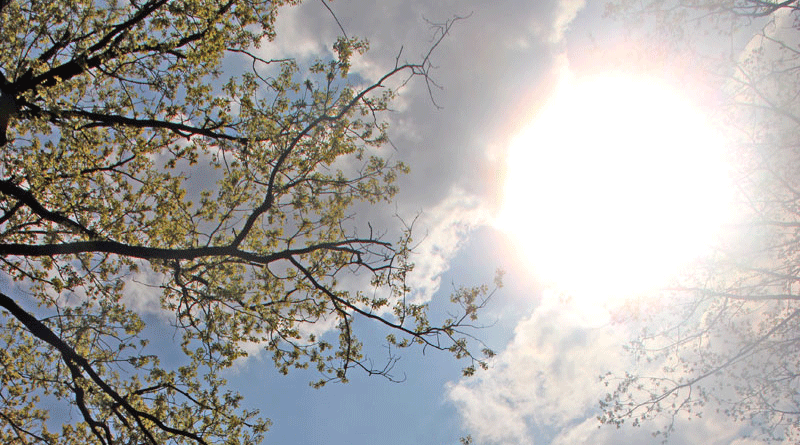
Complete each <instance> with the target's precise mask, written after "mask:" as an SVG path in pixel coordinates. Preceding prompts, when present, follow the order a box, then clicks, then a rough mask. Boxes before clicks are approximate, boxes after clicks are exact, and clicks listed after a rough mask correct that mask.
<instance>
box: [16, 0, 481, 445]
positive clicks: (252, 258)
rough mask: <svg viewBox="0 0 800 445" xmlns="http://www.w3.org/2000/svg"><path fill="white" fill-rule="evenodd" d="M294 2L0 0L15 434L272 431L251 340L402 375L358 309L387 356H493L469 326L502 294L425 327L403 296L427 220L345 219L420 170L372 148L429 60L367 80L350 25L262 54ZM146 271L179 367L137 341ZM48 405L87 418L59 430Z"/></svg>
mask: <svg viewBox="0 0 800 445" xmlns="http://www.w3.org/2000/svg"><path fill="white" fill-rule="evenodd" d="M293 3H295V2H291V1H271V2H263V1H260V0H228V1H223V2H220V1H217V0H213V1H211V0H192V1H181V2H174V1H168V0H142V1H135V0H132V1H130V2H121V1H115V0H112V1H91V0H70V1H61V2H52V1H40V0H32V1H24V2H23V1H14V0H10V1H1V2H0V89H2V97H3V101H4V103H5V104H7V105H8V104H10V105H9V106H8V107H6V109H10V110H11V111H9V112H8V113H6V114H5V119H8V120H9V122H8V129H7V142H6V143H5V144H4V147H3V149H2V156H1V157H2V160H1V161H0V162H2V164H1V165H0V176H1V178H0V270H2V277H3V278H2V280H3V291H2V293H0V307H2V310H1V311H0V314H2V315H0V382H2V384H0V400H2V402H0V442H2V443H7V444H28V443H56V442H58V443H67V444H69V443H75V444H77V443H80V444H83V443H98V444H105V445H111V444H131V445H133V444H152V445H156V444H159V445H161V444H167V443H176V444H177V443H197V444H203V445H205V444H212V443H223V442H224V443H242V444H249V443H258V442H259V441H260V440H261V438H262V435H263V433H264V431H266V428H267V426H268V421H267V420H264V419H260V418H259V417H258V414H257V413H256V412H251V411H246V410H242V409H240V408H239V403H240V400H241V396H240V395H239V394H238V393H236V392H235V391H232V390H229V389H226V387H225V381H224V379H223V378H222V376H221V373H222V372H223V371H224V370H225V369H226V368H228V367H230V366H231V365H232V363H233V362H234V360H236V359H237V358H241V357H243V356H245V355H246V352H245V347H246V345H247V344H252V343H255V344H258V345H260V346H261V347H263V348H265V349H266V350H267V351H268V352H269V353H271V356H272V359H273V361H274V364H275V366H276V367H277V368H278V369H279V370H280V371H281V372H283V373H287V372H289V370H290V369H291V368H309V367H310V368H312V369H314V368H316V369H317V370H318V371H319V372H320V373H321V375H322V377H321V378H320V379H319V380H318V381H316V382H315V383H314V384H315V385H317V386H321V385H323V384H324V383H326V382H329V381H346V380H347V378H348V375H349V373H350V372H351V371H352V370H353V369H354V368H355V369H360V370H363V371H365V372H367V373H377V374H382V375H386V376H388V377H391V374H390V371H391V365H392V364H393V359H392V358H390V359H389V361H388V363H387V365H386V366H385V367H378V368H373V367H372V366H370V363H372V362H371V361H370V360H369V358H368V357H365V356H364V354H363V353H362V343H361V342H360V340H359V338H358V336H357V333H356V332H355V330H354V329H355V328H354V326H353V322H354V319H356V318H362V319H365V320H368V321H370V322H374V323H378V324H380V325H383V326H384V327H385V328H386V329H387V332H388V335H387V342H388V343H389V344H390V345H391V346H392V347H394V348H403V347H408V346H411V345H415V344H416V345H422V346H423V347H429V348H435V349H441V350H447V351H450V352H452V353H453V354H454V355H455V356H456V357H458V358H466V359H467V360H468V364H467V365H466V368H465V370H464V372H465V373H466V374H470V373H472V372H474V370H475V368H476V367H478V366H485V361H484V359H483V358H482V357H483V356H482V355H473V352H472V349H471V348H470V347H469V345H468V339H469V338H470V336H469V335H468V333H467V331H465V329H468V328H470V327H471V324H472V323H474V320H475V319H476V313H477V311H478V310H479V309H480V308H481V307H482V306H483V304H484V303H485V302H486V299H487V298H488V294H489V291H488V289H487V288H486V287H478V288H471V289H466V288H465V289H460V290H458V291H456V292H455V293H454V295H453V296H452V301H453V303H454V304H455V305H456V306H457V307H459V308H460V312H458V313H457V314H455V315H454V316H453V317H452V318H451V319H448V320H443V321H442V322H441V323H439V324H433V323H432V322H430V321H429V320H428V317H427V307H426V305H425V304H423V303H420V302H413V301H411V299H410V298H408V299H407V297H408V296H409V292H410V291H411V290H410V289H409V287H408V285H407V284H406V282H405V278H406V276H407V274H408V273H409V272H410V271H411V270H412V267H413V264H412V263H411V262H410V260H409V253H410V251H411V249H412V247H413V245H412V238H411V226H412V224H409V225H408V226H401V227H400V229H401V230H399V232H398V234H397V239H388V238H389V236H390V233H392V232H389V231H388V229H381V230H379V229H375V230H373V227H372V225H370V224H366V223H363V222H359V221H357V220H354V219H353V218H352V215H351V212H354V211H355V209H356V206H357V205H360V204H359V203H366V204H370V203H378V202H381V201H389V200H391V199H392V196H393V195H394V194H395V193H396V191H397V189H396V186H395V185H394V181H395V178H396V176H397V175H398V174H400V173H402V172H404V171H405V170H406V167H405V166H404V165H403V164H401V163H396V162H392V161H391V160H390V159H387V158H385V157H381V156H380V154H379V153H378V152H377V151H375V150H374V149H373V147H377V146H380V145H382V144H384V143H385V142H386V141H387V137H386V130H387V127H386V125H385V123H383V121H382V116H384V113H385V112H386V111H387V107H388V104H389V102H390V101H391V99H392V98H393V95H394V94H395V90H393V89H391V88H389V85H392V84H394V85H399V86H402V85H404V84H405V83H406V82H408V81H410V80H411V79H412V78H419V79H422V81H424V82H428V83H430V82H431V78H430V70H431V60H430V56H431V52H428V53H427V54H424V55H423V56H422V57H421V58H420V60H419V62H413V63H412V62H408V63H403V62H402V60H401V57H400V56H399V55H398V57H397V61H398V62H397V64H396V65H395V66H394V67H392V68H391V69H390V70H389V71H388V72H386V74H385V75H384V76H382V77H381V78H379V79H377V80H376V81H374V83H371V84H368V85H366V86H363V87H360V88H359V87H356V86H354V85H353V82H351V81H350V77H349V76H348V73H349V69H350V61H351V58H352V57H353V56H354V55H357V54H359V53H363V52H364V51H365V50H366V49H367V43H366V42H365V41H362V40H359V39H356V38H352V37H347V36H344V35H343V36H342V37H340V38H339V39H338V40H337V41H336V42H335V43H334V44H333V50H334V54H335V56H334V57H331V58H330V59H328V60H319V61H317V62H315V63H313V64H311V65H310V66H308V67H302V66H300V64H299V63H298V62H296V61H294V60H291V59H281V60H266V59H264V58H262V57H260V56H259V52H258V49H259V47H260V45H269V42H270V40H271V39H272V37H273V36H274V26H273V25H274V22H275V18H276V14H277V12H278V9H279V7H282V6H284V5H287V6H289V5H291V4H293ZM452 24H453V21H448V22H446V23H444V24H441V25H439V26H438V27H436V28H435V31H436V36H435V39H434V43H433V45H432V46H431V51H433V49H434V48H436V46H437V45H438V43H439V42H440V41H441V39H443V38H444V37H445V35H446V34H447V33H448V31H449V29H450V27H451V25H452ZM223 62H224V64H223ZM223 65H224V66H227V67H229V68H223ZM230 67H247V69H244V68H241V69H240V68H235V69H234V68H230ZM361 82H363V80H362V81H361ZM392 82H394V83H392ZM4 106H5V105H4ZM189 172H197V174H200V175H202V176H203V177H204V178H206V180H205V181H203V182H202V183H200V182H199V181H197V180H192V179H191V178H189ZM141 276H148V277H152V276H156V277H158V279H157V280H156V282H157V283H158V286H157V287H158V289H159V292H160V305H161V307H162V308H163V309H164V310H166V311H170V312H171V314H173V317H174V324H175V325H176V329H178V331H179V332H181V334H182V342H181V344H180V346H181V348H182V351H183V352H184V353H185V355H186V360H187V363H188V364H186V365H184V366H180V367H177V368H175V369H170V368H168V367H165V366H162V365H161V363H160V361H159V358H158V357H157V356H153V355H151V354H149V353H147V352H146V351H147V350H146V340H147V339H146V338H145V337H144V336H143V334H142V330H143V328H144V327H145V323H144V321H143V318H142V314H141V313H139V312H138V311H137V310H136V309H135V308H134V307H132V306H131V305H130V304H129V303H130V301H131V297H130V295H127V294H126V292H127V291H128V289H129V288H130V283H131V282H132V281H134V280H135V279H136V278H137V277H141ZM345 280H349V281H348V282H350V283H352V282H358V283H362V284H361V285H360V286H353V285H344V284H342V283H343V282H344V281H345ZM317 323H324V324H325V326H328V327H329V328H328V329H329V330H332V332H333V335H331V333H330V332H327V333H323V334H319V333H316V334H315V333H314V332H315V331H320V330H321V331H325V329H316V330H314V329H311V328H312V327H313V325H315V324H317ZM483 354H485V355H491V351H490V350H488V349H484V350H483ZM42 398H45V399H48V400H56V401H58V403H64V404H68V405H70V406H72V407H73V409H74V410H76V412H77V413H79V415H78V416H77V418H78V419H79V420H76V421H75V422H67V423H65V424H64V425H63V426H62V430H61V431H59V432H54V431H51V430H50V429H48V423H47V421H48V414H47V411H46V410H45V409H44V408H43V405H42V404H41V403H42V402H41V400H42Z"/></svg>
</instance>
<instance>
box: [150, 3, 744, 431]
mask: <svg viewBox="0 0 800 445" xmlns="http://www.w3.org/2000/svg"><path fill="white" fill-rule="evenodd" d="M330 7H331V9H332V10H333V11H334V12H335V14H336V16H337V17H338V20H339V22H340V23H341V25H342V26H343V27H344V29H345V30H346V31H347V33H348V34H349V35H351V36H360V37H364V38H367V39H368V40H369V41H370V51H369V52H368V53H367V54H366V55H364V56H362V57H359V58H357V59H356V60H355V61H354V63H353V72H354V74H355V75H357V76H360V78H363V79H365V80H371V79H375V78H376V77H377V76H378V75H380V74H381V73H383V72H385V71H386V70H388V69H389V68H390V67H391V66H392V65H393V64H394V62H395V59H396V57H397V56H398V54H399V52H400V50H401V48H402V55H401V57H403V58H408V59H409V60H414V59H416V58H418V57H419V56H420V55H421V54H423V53H424V52H425V51H426V50H427V48H428V46H429V45H430V44H431V38H433V32H434V31H433V29H432V27H431V26H430V22H442V21H445V20H447V19H449V18H452V17H453V16H463V17H467V16H468V18H467V19H465V20H461V21H459V22H458V23H457V24H456V25H455V26H454V27H453V29H452V33H451V35H450V36H449V37H447V38H446V39H445V40H444V41H443V42H442V44H441V45H440V46H439V47H438V48H437V49H436V52H435V54H434V56H433V57H434V59H433V60H434V65H435V66H436V67H437V68H436V69H435V71H434V72H433V77H434V78H435V80H436V81H437V83H438V84H439V85H441V86H442V88H441V89H437V88H434V89H433V90H432V95H433V100H434V101H435V104H438V105H439V106H440V107H441V108H437V106H436V105H435V104H434V103H433V101H432V100H431V97H429V92H428V89H427V88H425V85H424V84H423V83H421V82H412V83H410V84H409V85H408V86H406V87H405V88H404V89H402V90H401V91H400V94H399V97H398V98H397V101H396V102H395V104H394V108H395V112H394V113H392V114H391V115H390V116H389V120H390V124H391V130H390V137H391V140H392V142H393V146H387V147H385V148H383V150H385V152H386V153H387V154H389V155H391V156H392V157H393V158H395V159H400V160H402V161H404V162H406V163H407V164H408V165H409V167H410V168H411V172H410V174H408V175H407V176H405V177H403V178H401V179H400V181H399V186H400V192H399V194H398V195H397V202H396V203H393V204H392V205H390V206H383V207H372V208H367V209H364V210H363V213H360V214H359V215H357V217H356V218H357V219H358V218H363V219H364V220H370V221H373V224H376V225H379V224H383V225H385V226H391V225H393V224H397V220H396V219H394V218H395V216H394V215H400V216H402V217H404V218H409V219H413V218H414V217H415V216H417V215H418V220H417V223H416V225H415V228H416V229H417V230H418V233H419V236H418V237H417V239H418V240H419V241H420V242H421V243H420V245H419V247H418V248H417V252H416V255H415V256H414V261H415V262H416V264H417V267H416V269H415V275H414V276H413V277H412V279H411V284H412V285H413V286H414V288H415V292H416V293H415V298H417V299H419V300H430V301H431V304H432V307H433V312H434V314H437V313H440V312H441V310H442V309H441V308H442V307H443V305H444V304H445V303H446V302H447V301H448V296H449V294H450V293H451V292H452V290H453V288H454V286H459V285H462V284H463V285H475V284H480V283H491V280H492V278H493V276H494V271H495V269H498V268H499V269H503V270H505V271H506V276H505V284H506V286H505V287H504V288H502V289H501V290H500V291H499V292H498V293H497V294H496V295H495V296H494V297H493V300H492V302H491V303H490V305H489V306H488V308H487V309H486V311H485V313H484V314H483V317H484V318H483V320H484V321H485V323H486V324H487V327H486V328H485V329H484V330H481V331H479V332H478V333H477V335H478V336H479V337H480V338H481V339H483V340H484V341H485V342H486V343H487V345H488V346H490V347H492V348H493V349H494V350H496V351H497V352H498V356H497V357H496V359H495V361H494V362H493V365H492V367H491V368H490V369H489V370H487V371H482V372H478V373H477V375H476V376H475V377H472V378H469V379H465V378H461V376H460V368H461V367H462V366H463V364H460V363H457V362H455V361H454V360H453V359H452V357H451V356H449V355H447V354H445V353H437V352H436V351H425V353H424V354H423V351H421V350H410V351H403V353H402V359H401V360H400V361H399V362H398V363H397V365H396V367H395V371H394V372H395V374H396V375H398V376H399V377H404V378H405V382H403V383H391V382H389V381H386V380H384V379H382V378H378V377H368V376H365V375H358V374H354V375H353V376H351V379H352V380H351V382H350V383H348V384H344V385H341V384H337V385H329V386H326V387H324V388H323V389H320V390H314V389H311V388H309V386H308V382H309V381H310V380H314V379H315V375H314V373H313V372H303V371H297V372H293V373H291V374H290V375H289V376H281V375H279V374H278V373H277V372H275V370H274V369H273V368H272V365H271V361H270V360H269V359H268V358H261V357H259V356H258V354H255V356H254V357H251V358H249V359H248V360H246V361H244V362H242V363H239V364H238V365H237V366H236V368H235V370H234V371H233V372H232V373H231V375H230V376H229V381H230V383H231V384H232V385H233V386H236V387H238V388H239V389H240V390H241V392H242V394H243V395H244V396H245V404H246V405H247V406H249V407H255V408H258V409H259V410H260V411H261V413H262V414H263V415H265V416H266V417H269V418H271V419H272V421H273V425H272V427H271V430H270V432H269V433H268V434H267V436H266V443H274V444H283V443H287V444H289V443H291V444H293V445H312V444H323V443H324V444H326V445H338V444H342V445H344V444H357V443H379V444H384V445H406V444H412V443H413V444H415V445H450V444H457V443H458V438H459V437H460V436H464V435H466V434H471V435H472V436H473V437H474V438H475V440H476V442H477V443H478V444H487V445H488V444H502V445H511V444H537V445H539V444H576V443H591V444H597V445H605V444H621V445H626V444H649V443H653V444H656V443H660V442H661V439H660V438H654V437H652V436H651V435H650V432H651V430H652V429H651V428H649V427H648V426H645V427H643V428H639V429H630V428H623V429H619V430H617V429H615V428H613V427H602V428H598V424H597V421H596V416H597V414H598V400H599V399H600V398H601V397H603V395H604V394H605V392H606V391H607V388H605V387H604V386H603V385H602V383H601V382H600V380H599V378H598V376H600V375H601V374H604V373H606V372H607V371H615V372H624V370H625V369H627V367H630V366H637V365H636V364H635V363H633V362H632V361H631V359H630V358H629V357H628V356H626V355H625V353H624V351H623V350H622V346H623V344H624V343H625V342H627V341H628V340H630V339H631V338H632V336H633V335H634V333H635V330H636V329H637V326H636V325H635V323H624V324H623V323H619V322H618V319H619V317H620V314H621V313H624V311H626V310H627V309H626V307H627V306H626V305H627V304H628V302H627V301H626V300H625V298H622V297H625V296H626V295H627V293H630V294H635V293H636V292H641V291H643V290H645V289H647V288H648V287H650V286H656V285H658V284H660V283H661V282H663V280H666V279H667V277H666V276H663V274H661V272H659V273H658V274H653V276H650V275H648V274H647V273H645V271H648V270H650V271H652V270H657V271H664V273H667V272H668V271H677V270H678V269H679V268H680V267H681V264H682V262H683V261H688V260H690V259H691V257H692V256H693V255H696V254H698V252H701V251H702V249H703V244H704V243H705V242H706V241H707V240H706V238H707V237H710V236H712V235H711V234H712V233H713V232H714V228H715V227H716V225H718V224H720V222H721V221H722V220H723V219H724V218H727V217H728V216H729V215H727V213H726V212H727V209H726V208H725V207H724V206H720V205H717V204H718V203H719V202H720V201H722V200H724V196H725V190H726V186H725V185H720V184H724V180H725V179H724V178H725V173H726V172H725V169H724V159H723V158H724V144H725V141H724V138H723V137H722V136H720V135H719V134H717V133H715V132H714V130H713V129H711V128H710V124H709V123H708V122H707V121H706V120H705V119H706V117H705V116H704V114H703V113H704V110H706V107H709V106H710V105H712V104H713V102H714V100H715V97H714V93H713V91H708V90H706V89H704V88H703V87H702V86H701V85H700V84H699V83H695V82H694V80H696V79H693V77H692V76H693V71H692V70H693V67H691V66H689V65H682V64H681V63H680V60H679V59H675V60H669V61H665V60H661V59H659V58H658V57H657V56H655V55H653V56H649V55H648V53H647V51H646V50H643V49H642V48H636V47H633V46H629V45H628V43H627V40H626V38H625V36H624V33H622V32H621V31H620V26H621V25H620V23H618V22H614V21H612V20H610V19H606V18H604V17H603V4H602V2H595V3H592V4H591V5H585V4H584V2H583V1H582V0H543V1H531V0H508V1H498V2H485V1H478V0H460V1H454V0H445V1H431V0H402V1H401V0H384V1H381V2H378V3H375V2H367V1H363V0H354V1H345V0H337V1H335V2H331V3H330ZM339 33H340V29H339V26H338V25H337V23H336V21H334V19H333V17H332V16H331V14H330V13H329V11H328V10H327V9H326V8H325V7H324V5H323V4H322V3H321V2H319V1H315V0H308V1H307V2H305V3H303V4H301V5H300V6H297V7H292V8H284V9H283V10H281V12H280V14H279V18H278V23H277V34H278V37H277V39H276V40H275V42H273V43H269V44H265V45H264V47H263V48H262V49H261V52H262V53H261V55H263V56H264V57H266V58H270V57H283V56H292V57H296V58H298V59H299V60H300V61H304V60H305V61H310V60H313V59H314V58H316V57H325V56H327V55H328V54H329V53H330V45H331V43H332V42H333V41H334V40H335V38H336V37H337V35H339ZM598 78H600V79H601V80H600V81H598V80H597V79H598ZM602 79H606V80H602ZM592 82H595V83H592ZM598 82H599V83H598ZM631 91H633V92H634V93H633V94H629V93H630V92H631ZM598 92H602V93H603V94H596V93H598ZM626 92H627V93H626ZM576 94H577V96H576ZM625 94H628V95H627V96H626V95H625ZM565 98H566V99H565ZM643 98H644V100H642V99H643ZM654 102H656V103H659V104H664V105H663V106H661V107H660V109H661V111H660V112H659V114H655V113H656V111H655V109H654V108H650V107H651V104H652V103H654ZM547 119H551V121H547ZM644 130H646V131H644ZM678 130H680V131H678ZM681 132H682V133H684V134H683V135H682V137H683V139H680V138H677V137H678V136H679V135H677V134H676V133H681ZM673 137H675V138H673ZM691 141H702V144H703V147H706V148H709V151H703V150H700V149H695V148H693V147H691V146H689V144H690V143H691ZM671 146H672V147H676V146H680V147H681V148H682V149H681V150H669V148H670V147H671ZM666 151H669V153H670V155H669V156H665V155H664V153H665V152H666ZM659 156H660V157H659ZM509 159H512V160H514V161H513V162H512V165H511V166H510V165H509ZM665 165H666V166H672V167H668V168H671V169H672V170H668V169H665V168H664V166H665ZM686 165H695V166H697V168H698V169H697V170H695V171H691V170H688V171H683V170H680V169H681V168H683V166H686ZM679 170H680V171H679ZM677 176H680V177H681V181H680V182H681V183H682V184H683V186H682V188H681V187H676V186H674V184H672V185H670V184H671V181H673V180H674V178H675V177H677ZM526 178H530V179H531V181H530V182H527V181H528V180H527V179H526ZM704 181H705V182H704ZM706 182H710V184H707V183H706ZM509 184H511V185H512V186H509ZM698 191H699V192H698ZM654 202H656V203H664V205H654V204H653V203H654ZM689 212H694V215H700V216H698V217H696V218H695V219H694V220H692V221H688V219H689V218H690V217H689V216H687V215H689V214H690V213H689ZM698 212H699V213H698ZM657 221H660V222H661V223H660V224H654V222H657ZM664 221H666V222H667V223H668V224H664V223H663V222H664ZM643 227H647V228H648V229H646V230H645V229H643ZM674 227H680V230H677V229H674ZM670 234H671V235H670ZM654 240H660V242H658V243H656V242H655V241H654ZM686 240H690V241H691V242H688V243H687V242H686ZM659 249H660V251H662V252H663V251H664V249H670V251H669V255H667V256H668V258H666V260H664V262H663V263H662V262H657V261H662V260H663V259H664V257H665V255H653V252H658V251H659ZM648 255H650V256H648ZM643 266H644V267H643ZM648 266H649V267H648ZM637 267H641V269H640V270H639V269H635V268H637ZM634 275H636V278H638V279H640V280H638V281H637V280H636V279H635V277H634ZM642 275H646V277H645V278H646V279H645V280H641V277H642ZM143 281H146V277H143ZM623 283H633V285H630V286H628V285H624V284H623ZM612 295H613V296H614V297H612ZM437 311H439V312H437ZM357 328H359V329H361V332H363V334H362V337H363V339H364V340H365V343H369V342H370V341H372V344H371V345H368V346H367V348H368V351H369V352H371V353H372V354H373V356H375V357H382V356H385V355H386V353H385V351H383V350H382V346H381V341H382V336H383V335H385V332H383V331H380V330H378V329H376V328H375V327H373V326H370V325H366V324H365V325H363V326H357ZM678 426H679V431H678V432H676V434H675V436H674V437H673V441H672V443H674V444H697V443H703V444H720V445H721V444H737V445H745V444H746V443H747V442H746V441H744V440H743V439H740V438H739V437H740V436H741V435H743V434H744V433H746V431H745V430H743V429H742V427H741V426H739V425H732V424H728V423H726V420H725V419H722V418H715V417H714V416H713V415H712V416H708V417H703V418H702V419H695V420H692V421H684V420H679V421H678Z"/></svg>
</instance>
